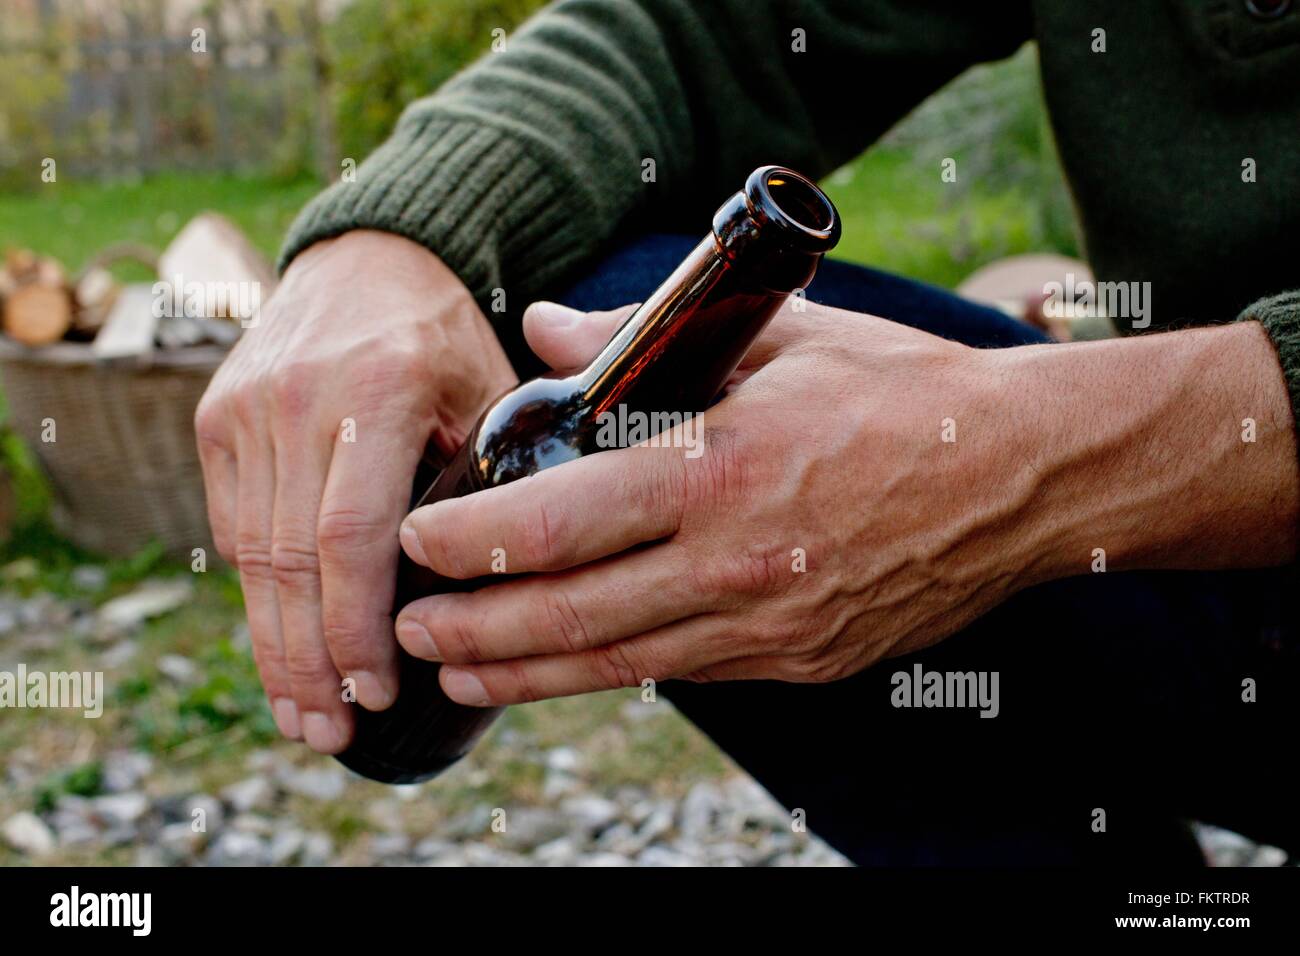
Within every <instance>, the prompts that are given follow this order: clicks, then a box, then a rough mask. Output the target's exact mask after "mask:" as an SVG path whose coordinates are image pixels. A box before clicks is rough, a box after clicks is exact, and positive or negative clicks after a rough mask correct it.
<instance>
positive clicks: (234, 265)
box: [158, 212, 275, 320]
mask: <svg viewBox="0 0 1300 956" xmlns="http://www.w3.org/2000/svg"><path fill="white" fill-rule="evenodd" d="M158 277H159V279H161V280H162V281H163V282H165V283H167V284H168V285H169V287H170V288H171V292H172V295H171V299H170V303H169V304H170V306H171V307H170V308H169V309H168V310H167V311H168V314H172V315H180V314H185V315H189V316H190V317H192V318H199V317H206V318H229V319H235V320H243V319H250V318H252V316H253V315H254V314H255V313H256V311H257V309H258V307H259V306H260V304H261V303H262V302H265V301H266V299H267V297H268V296H269V295H270V294H271V292H272V290H273V289H274V288H275V272H274V270H273V269H272V268H271V264H270V263H269V262H268V261H267V260H266V259H265V257H263V256H262V254H261V253H260V252H258V251H257V250H256V249H255V248H254V247H253V244H252V243H250V242H249V241H248V238H247V237H246V236H245V235H244V234H243V233H242V232H241V231H240V230H239V228H238V227H237V226H236V225H235V224H234V223H232V222H230V220H228V219H226V218H225V217H223V216H219V215H217V214H216V213H213V212H205V213H200V214H199V215H197V216H195V217H194V218H193V219H191V220H190V221H189V222H187V223H186V224H185V226H184V228H182V229H181V231H180V232H179V233H178V234H177V236H176V238H175V239H173V240H172V242H171V245H169V246H168V247H167V248H166V249H165V250H163V253H162V255H161V256H159V258H158Z"/></svg>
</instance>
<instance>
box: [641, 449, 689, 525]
mask: <svg viewBox="0 0 1300 956" xmlns="http://www.w3.org/2000/svg"><path fill="white" fill-rule="evenodd" d="M664 460H665V461H667V462H670V463H671V464H669V465H668V467H664V468H657V469H655V470H654V472H653V474H652V478H651V480H650V481H649V482H648V483H647V485H646V487H645V488H644V489H639V491H640V492H641V493H643V494H644V495H645V500H644V501H635V502H631V503H630V504H631V505H633V506H637V507H642V508H648V509H649V511H650V513H651V514H652V515H655V516H658V517H659V518H660V519H662V523H663V524H665V525H667V526H668V527H669V528H671V529H673V530H676V529H678V528H680V527H681V526H682V521H683V520H684V517H685V513H686V508H687V505H688V503H689V494H690V476H689V474H688V472H689V471H690V469H691V468H693V467H695V465H696V464H697V463H696V462H689V463H688V462H686V461H684V460H683V459H680V458H676V457H665V459H664Z"/></svg>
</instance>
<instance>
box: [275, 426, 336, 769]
mask: <svg viewBox="0 0 1300 956" xmlns="http://www.w3.org/2000/svg"><path fill="white" fill-rule="evenodd" d="M278 414H279V415H280V417H278V418H277V419H275V423H274V424H273V426H272V427H273V429H275V432H276V433H275V435H274V445H275V474H276V486H275V508H274V518H273V522H272V529H273V530H272V536H271V566H272V568H273V569H274V571H275V583H276V600H277V603H278V605H279V609H280V633H281V634H282V635H283V637H284V648H285V656H286V658H287V660H288V666H289V678H290V682H291V684H292V686H293V695H294V700H295V701H297V705H298V709H299V712H300V713H301V715H302V729H303V736H304V737H305V738H306V740H307V744H308V745H309V746H310V747H311V748H312V749H313V750H317V751H319V752H321V753H337V752H338V751H339V750H340V749H341V748H342V747H343V746H345V745H346V743H347V741H348V740H349V738H350V737H351V734H352V715H351V714H350V713H349V708H348V705H347V704H346V703H345V702H344V700H343V694H342V691H341V681H340V679H339V674H338V670H337V669H336V668H335V667H334V664H333V662H332V661H331V659H330V654H329V648H328V647H327V646H326V644H325V635H324V629H323V626H322V616H321V582H320V559H319V557H318V555H317V542H316V519H317V515H318V514H319V512H320V500H321V493H322V491H323V489H324V486H325V474H326V470H327V469H328V468H329V443H328V439H327V438H324V437H323V436H313V435H311V431H310V426H309V425H308V424H307V423H306V422H305V421H303V420H301V419H298V418H295V417H293V416H292V415H291V413H286V412H284V411H283V410H281V411H280V412H278ZM286 415H288V416H289V417H285V416H286Z"/></svg>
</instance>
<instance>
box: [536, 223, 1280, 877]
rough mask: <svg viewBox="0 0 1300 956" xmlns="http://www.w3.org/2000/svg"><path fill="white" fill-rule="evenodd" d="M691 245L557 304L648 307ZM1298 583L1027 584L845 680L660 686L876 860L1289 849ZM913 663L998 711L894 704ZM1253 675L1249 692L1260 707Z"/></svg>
mask: <svg viewBox="0 0 1300 956" xmlns="http://www.w3.org/2000/svg"><path fill="white" fill-rule="evenodd" d="M695 241H696V237H689V236H650V237H648V238H645V239H643V240H640V241H638V242H636V243H633V244H632V245H630V246H627V247H625V248H622V249H620V250H619V251H617V252H615V253H613V254H612V255H611V256H609V257H608V258H607V259H606V260H605V261H604V262H603V263H601V264H600V265H599V266H597V268H596V269H594V270H593V271H592V272H591V273H590V274H589V275H588V276H586V277H585V278H584V279H582V280H581V281H579V282H577V283H576V284H575V285H574V286H573V287H572V288H570V289H568V290H567V291H565V292H564V293H562V294H561V295H559V296H558V297H557V298H558V299H559V300H560V301H562V302H565V303H566V304H568V305H571V306H574V307H577V308H581V309H586V310H593V309H610V308H614V307H617V306H620V305H624V304H626V303H629V302H635V301H641V300H643V299H645V298H646V297H647V296H648V295H649V294H650V292H651V291H652V290H653V289H654V288H655V287H656V286H657V285H658V284H659V283H660V282H661V281H662V280H663V278H664V277H666V276H667V275H668V274H669V272H671V270H672V269H673V267H674V266H675V265H676V264H677V263H678V262H679V261H680V260H681V258H682V257H683V256H684V255H685V254H686V253H687V252H688V251H689V249H690V248H691V247H692V246H693V245H694V243H695ZM808 297H809V299H810V300H812V301H814V302H820V303H824V304H827V305H832V306H837V307H840V308H844V309H850V310H853V311H857V312H869V313H873V314H875V315H879V316H882V317H884V318H888V319H891V320H893V321H896V322H901V323H905V324H907V325H911V326H914V327H916V328H919V329H924V330H925V331H928V332H932V333H934V334H936V335H941V336H945V337H947V338H950V339H954V340H957V341H960V342H964V343H966V344H968V345H972V346H978V347H1007V346H1015V345H1024V344H1029V343H1036V342H1041V341H1044V340H1045V339H1044V336H1043V335H1042V334H1041V333H1040V332H1038V331H1036V330H1034V329H1032V328H1030V327H1028V326H1026V325H1024V324H1022V323H1019V322H1017V321H1015V320H1013V319H1010V318H1008V317H1007V316H1005V315H1003V314H1001V313H999V312H996V311H994V310H991V309H987V308H984V307H981V306H978V305H974V304H972V303H970V302H967V301H965V300H963V299H960V298H958V297H956V296H954V295H951V294H949V293H947V292H944V291H943V290H940V289H937V288H933V287H930V286H926V285H923V284H921V283H916V282H911V281H908V280H905V279H900V278H897V277H893V276H888V275H884V274H882V273H879V272H875V271H873V270H870V269H866V268H862V267H859V266H854V265H849V264H846V263H840V262H825V263H823V265H822V267H821V269H820V271H819V272H818V274H817V278H816V280H815V281H814V282H813V283H812V284H811V286H810V287H809V289H808ZM861 387H862V389H863V390H864V391H866V390H868V389H870V388H872V387H873V384H872V383H871V382H870V381H863V382H862V383H861ZM1132 400H1133V401H1141V389H1140V383H1135V388H1134V393H1133V396H1132ZM827 411H828V412H832V411H833V410H832V409H828V410H827ZM1125 480H1131V481H1142V480H1144V479H1143V476H1142V475H1132V476H1128V477H1127V478H1126V479H1125ZM861 494H862V496H863V498H864V499H866V498H868V497H869V496H870V495H871V489H870V488H869V487H864V488H862V489H861ZM1178 506H1179V503H1178V501H1176V500H1174V501H1170V502H1169V508H1170V509H1171V510H1172V509H1176V508H1178ZM1292 575H1293V571H1292V569H1277V570H1263V571H1242V572H1191V571H1188V572H1159V573H1157V572H1145V573H1104V574H1092V575H1088V576H1084V577H1076V578H1071V579H1067V580H1062V581H1057V582H1053V583H1050V584H1046V585H1042V586H1039V587H1035V588H1031V589H1028V590H1026V591H1023V592H1021V593H1020V594H1019V595H1017V596H1016V597H1014V598H1012V599H1011V600H1009V601H1007V602H1006V603H1004V604H1003V605H1001V606H1000V607H998V608H997V609H995V610H994V611H992V612H991V613H989V614H987V615H986V616H985V617H983V618H982V619H980V620H979V621H977V622H975V623H974V624H972V625H970V626H969V627H967V628H965V629H964V630H962V631H961V632H960V633H958V634H956V635H954V636H952V637H950V638H948V639H947V640H945V641H943V642H941V643H940V644H938V645H936V646H934V647H932V648H928V649H927V650H924V651H921V652H919V653H916V654H912V655H908V656H906V657H901V658H896V659H892V660H888V661H884V662H882V663H880V664H877V665H876V666H874V667H872V668H869V669H868V670H866V671H864V672H862V673H859V674H857V675H855V676H853V677H850V678H848V679H845V680H842V681H837V682H835V683H832V684H819V685H816V684H788V683H780V682H776V681H738V682H726V683H711V684H690V683H685V682H678V681H672V682H667V683H666V684H665V685H664V686H663V691H664V692H665V693H666V694H667V696H668V697H669V698H670V699H671V700H672V701H673V703H674V704H675V705H676V706H677V707H678V708H679V709H680V710H681V711H682V712H683V713H685V714H686V715H687V716H688V717H689V718H690V719H691V720H692V721H693V722H694V723H695V724H696V725H697V726H699V728H700V729H701V730H703V731H704V732H705V733H706V734H707V735H708V736H709V737H711V738H712V739H713V740H714V741H715V742H716V743H717V744H718V745H719V746H720V747H721V748H722V749H723V750H725V751H726V752H727V753H728V754H729V755H730V756H731V757H732V758H733V759H734V760H735V761H736V762H737V763H738V764H740V765H741V766H742V767H744V768H745V769H746V770H747V771H748V772H749V773H751V774H753V776H754V777H755V778H757V779H758V781H759V782H760V783H761V784H762V785H763V786H764V787H766V788H767V789H768V790H769V791H770V792H771V793H772V794H773V795H774V796H775V797H776V798H777V799H778V800H780V801H781V802H782V803H783V804H785V805H786V806H787V807H788V808H790V809H791V810H792V811H793V810H795V809H799V810H802V811H803V813H804V816H805V819H806V822H807V826H808V828H809V829H811V830H812V831H814V832H816V833H817V834H819V835H820V836H822V837H823V838H825V839H826V840H827V841H828V842H830V843H831V844H832V845H833V846H835V847H836V848H837V849H839V850H840V851H841V852H842V853H844V854H846V855H847V856H848V857H850V858H851V859H853V860H854V861H856V862H858V863H860V864H877V865H881V864H884V865H907V864H956V865H968V864H1003V863H1005V864H1087V863H1104V864H1114V863H1116V862H1126V861H1132V862H1153V863H1199V862H1201V858H1200V855H1199V853H1198V852H1197V850H1196V848H1195V845H1194V843H1193V842H1192V841H1191V840H1190V838H1189V837H1188V835H1187V830H1186V828H1185V827H1184V826H1182V824H1181V822H1180V821H1182V820H1185V819H1196V820H1201V821H1205V822H1209V823H1214V824H1218V825H1220V826H1224V827H1227V828H1230V829H1234V830H1237V831H1239V832H1241V833H1244V834H1246V835H1248V836H1250V837H1252V838H1254V839H1256V840H1259V841H1262V842H1271V843H1274V844H1276V845H1279V846H1282V847H1284V848H1287V849H1288V850H1290V851H1291V852H1292V853H1293V854H1294V853H1295V852H1296V848H1297V847H1300V839H1298V837H1300V814H1298V813H1297V812H1296V809H1295V797H1294V793H1295V791H1294V788H1293V786H1292V785H1291V780H1292V779H1293V778H1294V773H1293V769H1294V764H1295V761H1296V759H1297V758H1296V748H1295V746H1294V739H1295V738H1294V735H1295V733H1296V731H1297V729H1300V723H1298V722H1297V720H1296V717H1297V715H1298V714H1300V694H1298V693H1297V691H1300V679H1298V677H1297V675H1298V673H1300V660H1298V658H1300V655H1298V654H1297V644H1296V640H1295V634H1296V631H1295V624H1294V620H1293V617H1292V613H1291V610H1290V606H1291V605H1293V604H1294V603H1295V601H1296V599H1297V594H1296V589H1295V587H1294V584H1293V577H1292ZM918 663H919V664H920V665H922V667H923V671H924V672H929V671H938V672H994V671H996V672H997V673H998V675H999V677H998V681H999V714H998V716H997V717H996V718H992V719H989V718H981V717H980V716H979V712H978V710H977V709H953V708H934V709H928V708H900V707H895V706H894V705H893V704H892V703H891V694H892V693H893V691H894V689H895V685H894V683H893V682H892V681H891V676H892V675H893V674H894V673H895V672H898V671H907V672H908V673H909V674H911V673H914V671H913V668H914V665H916V664H918ZM1248 680H1250V681H1253V682H1254V687H1255V692H1254V696H1255V698H1256V699H1255V701H1254V702H1247V701H1245V700H1243V694H1244V693H1245V687H1246V685H1245V684H1244V682H1246V681H1248ZM1103 815H1104V816H1103ZM1103 825H1104V829H1102V828H1101V827H1102V826H1103Z"/></svg>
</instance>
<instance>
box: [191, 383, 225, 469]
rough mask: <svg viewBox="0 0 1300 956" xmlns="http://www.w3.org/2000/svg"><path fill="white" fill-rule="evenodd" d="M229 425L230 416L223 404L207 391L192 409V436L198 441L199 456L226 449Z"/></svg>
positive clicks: (210, 391)
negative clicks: (210, 451) (208, 451)
mask: <svg viewBox="0 0 1300 956" xmlns="http://www.w3.org/2000/svg"><path fill="white" fill-rule="evenodd" d="M229 424H230V415H229V412H228V410H227V409H226V407H225V402H224V401H223V400H222V399H221V398H219V397H217V396H216V395H214V393H213V392H212V390H211V389H209V390H208V391H207V392H206V393H204V395H203V398H202V399H200V400H199V404H198V406H197V407H196V408H195V409H194V436H195V438H196V439H198V443H199V452H200V454H202V453H203V452H205V451H207V450H210V449H224V448H225V447H226V444H227V435H228V433H229Z"/></svg>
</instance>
